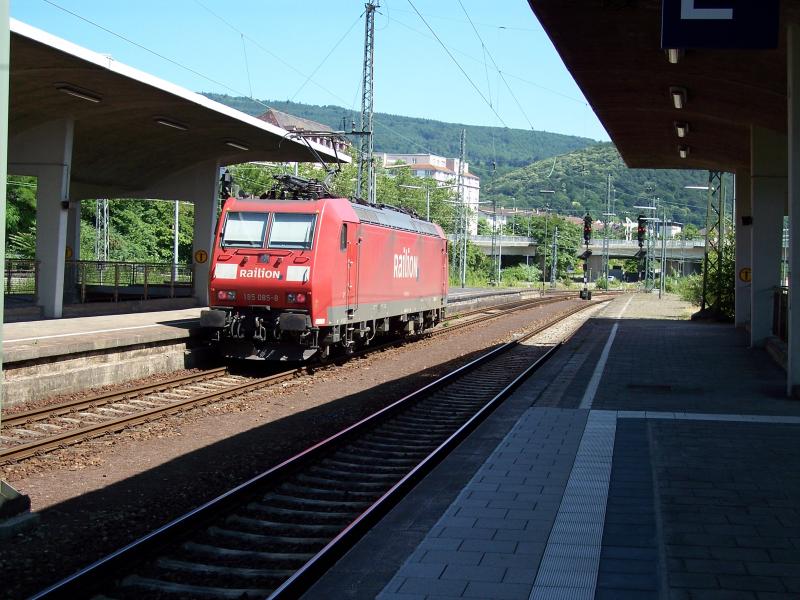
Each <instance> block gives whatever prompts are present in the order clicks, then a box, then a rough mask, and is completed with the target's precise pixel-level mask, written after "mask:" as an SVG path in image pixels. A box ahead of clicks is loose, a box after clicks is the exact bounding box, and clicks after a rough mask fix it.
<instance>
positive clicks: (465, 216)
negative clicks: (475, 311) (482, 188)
mask: <svg viewBox="0 0 800 600" xmlns="http://www.w3.org/2000/svg"><path fill="white" fill-rule="evenodd" d="M466 144H467V130H466V129H462V130H461V152H460V153H459V159H458V188H457V189H458V201H459V206H460V208H461V213H462V214H461V218H462V221H461V223H462V229H461V233H462V235H463V238H462V239H461V287H462V288H463V287H466V285H467V240H468V239H469V207H468V206H467V197H466V194H465V193H464V160H465V158H466V151H467V147H466Z"/></svg>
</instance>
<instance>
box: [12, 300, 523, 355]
mask: <svg viewBox="0 0 800 600" xmlns="http://www.w3.org/2000/svg"><path fill="white" fill-rule="evenodd" d="M531 294H538V291H536V290H533V291H530V290H523V289H481V288H466V289H454V290H452V292H451V293H450V294H449V296H448V301H449V302H451V303H455V304H460V305H464V306H468V305H470V303H475V304H476V306H479V305H482V304H483V303H484V302H485V303H491V301H492V298H493V297H494V298H495V299H497V298H498V297H500V298H502V299H504V300H505V301H508V302H511V301H513V300H516V299H517V298H519V297H520V296H521V295H523V296H527V295H531ZM201 310H203V309H202V308H182V309H179V310H160V311H154V312H133V313H125V314H108V315H99V316H84V317H75V318H63V319H32V320H28V321H20V322H14V323H4V324H3V363H4V364H8V363H14V362H21V361H27V360H39V359H42V358H46V357H55V356H65V355H70V354H79V353H83V352H92V351H95V350H108V349H113V348H118V347H124V346H135V345H138V344H149V343H154V342H163V341H178V340H182V339H187V338H189V337H190V335H191V332H192V330H193V329H197V326H198V323H199V321H198V319H199V317H200V311H201Z"/></svg>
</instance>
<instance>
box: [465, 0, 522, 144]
mask: <svg viewBox="0 0 800 600" xmlns="http://www.w3.org/2000/svg"><path fill="white" fill-rule="evenodd" d="M458 5H459V6H460V7H461V10H462V11H464V16H466V17H467V20H468V21H469V24H470V25H471V26H472V31H474V32H475V35H476V36H477V38H478V41H479V42H480V43H481V48H483V51H484V53H485V54H488V55H489V60H491V61H492V64H493V65H494V68H495V69H497V72H498V73H499V74H500V78H501V79H502V80H503V84H505V86H506V89H507V90H508V93H509V94H511V97H512V98H513V99H514V102H516V104H517V107H518V108H519V110H520V112H521V113H522V116H523V117H525V120H526V121H527V122H528V125H529V126H530V128H531V129H533V128H534V127H533V123H531V120H530V119H529V118H528V114H527V113H526V112H525V109H524V108H522V104H520V101H519V99H518V98H517V96H516V94H514V90H512V89H511V86H510V85H508V81H506V78H505V77H504V76H503V70H502V69H501V68H500V67H499V66H498V65H497V61H495V59H494V56H492V53H491V52H490V51H489V48H487V47H486V43H485V42H484V41H483V38H482V37H481V34H480V32H479V31H478V28H477V27H475V23H473V22H472V17H470V16H469V13H468V12H467V9H466V8H464V4H463V3H462V2H461V0H458ZM484 60H485V59H484ZM485 64H486V63H485V62H484V66H485Z"/></svg>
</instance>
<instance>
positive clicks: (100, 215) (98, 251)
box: [94, 198, 109, 262]
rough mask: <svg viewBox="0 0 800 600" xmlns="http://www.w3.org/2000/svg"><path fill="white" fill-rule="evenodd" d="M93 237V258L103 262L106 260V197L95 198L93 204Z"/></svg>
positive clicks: (107, 246)
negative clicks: (95, 200)
mask: <svg viewBox="0 0 800 600" xmlns="http://www.w3.org/2000/svg"><path fill="white" fill-rule="evenodd" d="M94 218H95V221H94V222H95V238H94V259H95V260H97V261H102V262H105V261H107V260H108V248H109V244H108V239H109V235H108V229H109V222H108V198H103V199H101V200H97V203H96V204H95V217H94Z"/></svg>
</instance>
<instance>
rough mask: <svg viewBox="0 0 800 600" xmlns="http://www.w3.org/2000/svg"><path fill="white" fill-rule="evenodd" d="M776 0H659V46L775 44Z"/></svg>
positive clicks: (690, 46) (776, 28) (695, 46)
mask: <svg viewBox="0 0 800 600" xmlns="http://www.w3.org/2000/svg"><path fill="white" fill-rule="evenodd" d="M779 17H780V5H779V2H778V0H663V5H662V13H661V47H662V48H665V49H666V48H776V47H777V46H778V21H779Z"/></svg>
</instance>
